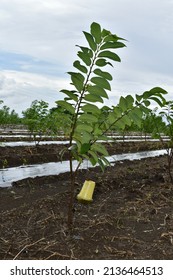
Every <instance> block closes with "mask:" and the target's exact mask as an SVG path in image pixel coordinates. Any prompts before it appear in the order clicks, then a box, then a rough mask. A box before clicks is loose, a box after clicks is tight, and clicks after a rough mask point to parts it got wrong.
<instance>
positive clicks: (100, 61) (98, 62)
mask: <svg viewBox="0 0 173 280" xmlns="http://www.w3.org/2000/svg"><path fill="white" fill-rule="evenodd" d="M95 64H96V65H97V66H99V67H104V66H106V65H110V66H112V67H113V65H112V64H111V63H110V62H108V61H107V60H106V59H104V58H100V59H97V60H96V62H95Z"/></svg>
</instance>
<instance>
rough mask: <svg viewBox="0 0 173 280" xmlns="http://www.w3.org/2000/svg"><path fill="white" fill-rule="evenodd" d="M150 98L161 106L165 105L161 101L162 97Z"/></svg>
mask: <svg viewBox="0 0 173 280" xmlns="http://www.w3.org/2000/svg"><path fill="white" fill-rule="evenodd" d="M150 100H153V101H155V102H156V103H157V104H158V105H159V106H160V107H163V105H164V104H163V102H162V101H160V99H159V98H157V97H155V96H152V97H150Z"/></svg>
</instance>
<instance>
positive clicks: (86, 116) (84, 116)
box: [79, 113, 98, 123]
mask: <svg viewBox="0 0 173 280" xmlns="http://www.w3.org/2000/svg"><path fill="white" fill-rule="evenodd" d="M79 120H81V121H85V122H89V123H93V122H94V123H95V122H97V121H98V118H97V117H96V116H94V115H93V114H87V113H84V114H82V115H81V116H80V117H79Z"/></svg>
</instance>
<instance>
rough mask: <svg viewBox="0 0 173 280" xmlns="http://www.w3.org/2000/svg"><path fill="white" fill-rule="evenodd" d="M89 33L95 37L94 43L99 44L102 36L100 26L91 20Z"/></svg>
mask: <svg viewBox="0 0 173 280" xmlns="http://www.w3.org/2000/svg"><path fill="white" fill-rule="evenodd" d="M91 34H92V35H93V37H94V38H95V41H96V43H97V44H99V43H100V42H101V40H102V38H101V27H100V25H99V24H98V23H96V22H93V23H92V24H91Z"/></svg>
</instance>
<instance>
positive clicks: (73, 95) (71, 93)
mask: <svg viewBox="0 0 173 280" xmlns="http://www.w3.org/2000/svg"><path fill="white" fill-rule="evenodd" d="M60 92H63V93H65V94H66V95H67V96H68V97H69V98H70V99H72V100H74V101H78V96H77V94H75V92H76V91H73V90H72V91H71V90H66V89H62V90H60Z"/></svg>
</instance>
